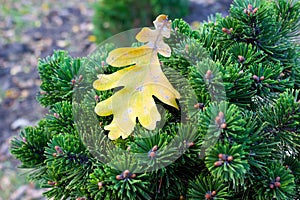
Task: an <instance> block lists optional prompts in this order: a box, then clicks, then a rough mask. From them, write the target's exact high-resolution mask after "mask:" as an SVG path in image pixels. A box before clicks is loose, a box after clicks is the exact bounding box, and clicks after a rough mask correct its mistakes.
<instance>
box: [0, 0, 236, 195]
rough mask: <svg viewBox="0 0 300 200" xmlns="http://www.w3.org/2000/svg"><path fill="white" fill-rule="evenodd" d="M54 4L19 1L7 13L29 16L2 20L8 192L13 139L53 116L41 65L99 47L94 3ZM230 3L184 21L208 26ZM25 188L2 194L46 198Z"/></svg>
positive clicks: (0, 142) (1, 177)
mask: <svg viewBox="0 0 300 200" xmlns="http://www.w3.org/2000/svg"><path fill="white" fill-rule="evenodd" d="M23 1H24V2H23ZM28 2H31V3H30V4H28ZM42 2H43V1H42ZM46 2H48V1H46ZM49 2H50V3H41V2H40V1H37V0H30V1H25V0H21V1H17V0H15V1H11V2H8V3H7V2H6V1H5V3H4V5H2V6H4V8H6V7H7V9H6V10H9V9H11V10H16V11H18V9H21V8H23V9H24V7H25V9H27V10H29V11H27V13H26V14H24V15H23V14H21V15H20V16H18V15H16V14H15V13H13V12H8V14H7V15H4V14H0V35H1V37H0V104H1V107H0V120H1V123H0V130H1V133H0V170H2V172H3V173H2V174H0V181H1V183H3V181H6V185H7V186H10V185H13V184H12V183H13V181H12V180H11V177H10V176H11V171H15V170H16V165H18V164H19V162H18V161H17V160H15V159H14V158H13V157H12V156H11V155H10V153H9V141H10V139H11V138H12V137H14V136H17V135H18V133H19V131H20V129H22V128H23V127H25V126H29V125H34V124H36V123H37V121H38V120H39V119H41V118H42V117H43V116H44V115H45V114H46V113H47V110H46V109H45V108H42V107H41V106H40V105H39V104H38V103H37V101H36V94H37V92H38V91H39V85H40V79H39V75H38V72H37V62H38V59H39V58H44V57H46V56H48V55H51V54H52V52H53V50H55V49H65V50H67V51H69V53H70V55H71V56H73V57H82V56H85V55H88V53H89V52H91V51H92V50H93V49H94V48H95V47H96V45H95V44H93V42H91V37H90V36H91V35H92V29H93V25H92V22H91V19H92V15H93V9H92V6H91V3H92V2H93V0H92V1H88V2H85V3H80V1H79V0H75V1H68V3H65V1H62V0H59V1H51V0H49ZM51 2H52V4H51ZM53 2H55V5H53ZM57 2H59V3H57ZM230 2H231V0H219V1H218V0H190V14H189V16H187V17H186V18H184V19H185V20H186V21H188V22H190V23H191V22H193V21H203V20H206V19H207V17H208V16H209V15H210V14H212V13H216V12H220V13H222V14H223V15H226V14H227V11H228V9H229V4H230ZM28 5H29V6H28ZM5 6H6V7H5ZM4 8H3V9H4ZM11 10H9V11H11ZM0 13H1V9H0ZM22 20H23V21H22ZM8 171H9V173H8ZM6 172H7V173H6ZM25 183H26V181H25V182H24V184H25ZM24 184H23V185H19V186H18V187H17V188H13V189H11V190H12V191H10V194H8V195H6V196H5V195H3V194H0V200H1V199H5V198H9V199H33V198H34V199H39V198H41V192H40V190H36V189H35V187H34V186H33V185H32V184H25V185H24ZM4 188H5V184H4V185H3V184H1V185H0V191H4ZM6 189H7V188H6ZM1 193H2V192H1ZM33 194H39V195H38V196H37V197H36V196H33ZM24 195H25V197H24Z"/></svg>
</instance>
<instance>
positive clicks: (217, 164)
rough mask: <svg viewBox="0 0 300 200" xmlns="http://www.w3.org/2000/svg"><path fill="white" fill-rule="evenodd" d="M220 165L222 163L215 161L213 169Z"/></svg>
mask: <svg viewBox="0 0 300 200" xmlns="http://www.w3.org/2000/svg"><path fill="white" fill-rule="evenodd" d="M221 165H223V161H220V160H219V161H216V162H215V163H214V166H215V167H220V166H221Z"/></svg>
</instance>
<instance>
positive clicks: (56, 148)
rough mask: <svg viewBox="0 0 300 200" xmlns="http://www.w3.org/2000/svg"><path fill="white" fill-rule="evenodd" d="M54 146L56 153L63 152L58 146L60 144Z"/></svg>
mask: <svg viewBox="0 0 300 200" xmlns="http://www.w3.org/2000/svg"><path fill="white" fill-rule="evenodd" d="M54 148H55V150H56V153H57V154H62V153H63V151H62V149H61V148H60V146H55V147H54Z"/></svg>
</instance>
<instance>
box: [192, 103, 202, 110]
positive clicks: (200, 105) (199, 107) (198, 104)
mask: <svg viewBox="0 0 300 200" xmlns="http://www.w3.org/2000/svg"><path fill="white" fill-rule="evenodd" d="M194 108H198V109H203V108H204V104H203V103H196V104H195V105H194Z"/></svg>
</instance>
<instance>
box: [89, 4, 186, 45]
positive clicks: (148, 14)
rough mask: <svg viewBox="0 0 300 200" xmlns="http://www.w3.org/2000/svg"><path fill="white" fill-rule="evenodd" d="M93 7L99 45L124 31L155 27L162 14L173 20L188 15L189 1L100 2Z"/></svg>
mask: <svg viewBox="0 0 300 200" xmlns="http://www.w3.org/2000/svg"><path fill="white" fill-rule="evenodd" d="M93 7H94V10H95V14H94V17H93V24H94V27H95V28H94V34H95V36H96V38H97V42H98V43H100V42H102V41H104V40H105V39H107V38H109V37H111V36H113V35H115V34H117V33H120V32H122V31H126V30H129V29H133V28H140V27H143V26H153V25H152V21H153V19H155V17H156V16H157V15H159V14H161V13H163V14H166V15H168V16H169V17H170V18H172V19H174V18H178V17H184V16H185V15H187V13H188V1H187V0H146V1H145V0H144V1H139V0H113V1H112V0H101V1H100V0H99V1H96V2H95V3H94V6H93ZM141 11H142V12H141Z"/></svg>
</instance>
